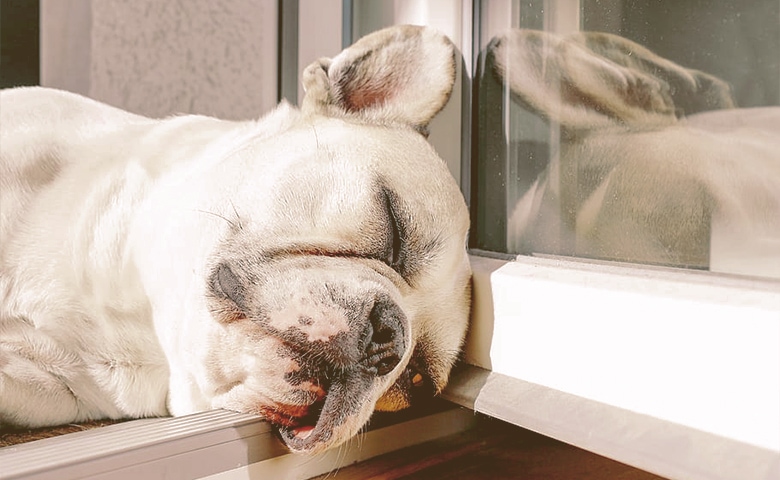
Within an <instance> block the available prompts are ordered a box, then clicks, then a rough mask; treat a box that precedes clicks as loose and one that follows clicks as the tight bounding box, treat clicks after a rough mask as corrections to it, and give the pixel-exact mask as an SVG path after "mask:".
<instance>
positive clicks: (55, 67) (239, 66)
mask: <svg viewBox="0 0 780 480" xmlns="http://www.w3.org/2000/svg"><path fill="white" fill-rule="evenodd" d="M277 23H278V20H277V2H276V0H220V1H218V2H217V1H212V0H165V1H160V0H133V1H131V2H126V1H121V0H41V84H42V85H44V86H50V87H57V88H63V89H67V90H71V91H75V92H77V93H82V94H85V95H87V96H90V97H92V98H95V99H97V100H101V101H104V102H107V103H109V104H112V105H116V106H118V107H121V108H124V109H127V110H130V111H133V112H136V113H140V114H143V115H149V116H154V117H159V116H167V115H170V114H175V113H199V114H205V115H213V116H218V117H222V118H230V119H246V118H256V117H258V116H259V115H260V114H261V113H263V112H265V111H267V110H269V109H270V108H272V107H273V106H274V105H275V104H276V100H277V60H276V58H277V36H278V35H277Z"/></svg>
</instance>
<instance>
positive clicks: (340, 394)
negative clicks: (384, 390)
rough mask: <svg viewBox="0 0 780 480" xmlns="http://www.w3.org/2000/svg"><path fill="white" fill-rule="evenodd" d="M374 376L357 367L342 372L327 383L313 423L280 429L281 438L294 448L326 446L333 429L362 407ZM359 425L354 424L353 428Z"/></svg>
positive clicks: (307, 448)
mask: <svg viewBox="0 0 780 480" xmlns="http://www.w3.org/2000/svg"><path fill="white" fill-rule="evenodd" d="M375 379H376V377H375V376H374V375H373V374H371V373H369V372H366V371H365V370H364V369H363V368H360V367H356V368H354V369H351V370H349V371H347V372H345V373H344V374H343V375H342V377H341V379H340V380H336V381H334V382H333V383H332V384H331V386H330V389H329V391H328V395H327V397H325V402H324V404H323V406H322V411H320V414H319V417H318V418H316V420H315V421H316V423H315V424H312V425H300V426H297V427H293V428H282V429H280V432H279V433H280V434H281V436H282V439H283V440H284V442H285V443H286V444H287V446H288V447H290V449H291V450H294V451H298V452H310V451H317V450H321V449H322V448H324V447H327V446H330V444H331V441H330V440H331V437H332V436H333V431H334V430H335V429H337V428H339V427H341V426H342V425H343V424H344V423H345V422H346V421H347V420H348V419H349V418H350V417H351V416H353V415H355V414H356V413H357V412H359V411H360V410H361V409H362V408H364V403H365V402H366V401H367V398H366V397H367V396H368V393H369V392H370V390H371V386H372V385H373V382H374V380H375ZM361 426H362V425H357V426H356V430H357V428H360V427H361Z"/></svg>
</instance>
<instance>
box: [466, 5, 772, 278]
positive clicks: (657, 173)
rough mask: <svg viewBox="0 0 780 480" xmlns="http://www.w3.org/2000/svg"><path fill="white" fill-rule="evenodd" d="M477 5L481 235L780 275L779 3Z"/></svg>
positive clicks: (630, 258)
mask: <svg viewBox="0 0 780 480" xmlns="http://www.w3.org/2000/svg"><path fill="white" fill-rule="evenodd" d="M480 3H481V6H480V21H479V27H480V28H479V31H478V34H477V37H478V38H475V42H474V43H475V45H479V48H480V52H479V60H478V62H477V63H478V65H477V72H476V79H475V81H476V83H477V90H476V94H475V112H476V116H475V126H474V128H475V132H474V135H475V137H474V138H475V144H476V148H475V161H474V168H473V172H472V179H473V185H472V188H473V191H472V209H473V212H474V222H473V226H472V246H473V247H476V248H481V249H486V250H494V251H503V252H508V253H519V254H555V255H569V256H577V257H585V258H595V259H606V260H617V261H625V262H638V263H647V264H657V265H668V266H677V267H688V268H696V269H709V270H712V271H717V272H726V273H735V274H747V275H754V276H763V277H777V278H780V107H779V105H780V55H779V54H778V52H780V21H779V20H780V1H778V0H751V1H744V2H734V1H730V0H700V1H694V0H687V1H684V2H658V1H656V0H583V1H581V2H576V1H573V2H572V1H564V0H558V1H555V0H546V1H544V0H537V1H533V0H532V1H528V0H525V1H504V2H495V3H494V2H480ZM502 27H506V28H502Z"/></svg>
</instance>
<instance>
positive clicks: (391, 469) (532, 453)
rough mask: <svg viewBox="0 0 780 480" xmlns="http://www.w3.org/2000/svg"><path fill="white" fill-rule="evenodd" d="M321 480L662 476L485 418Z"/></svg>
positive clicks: (647, 479) (650, 479)
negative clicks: (461, 430)
mask: <svg viewBox="0 0 780 480" xmlns="http://www.w3.org/2000/svg"><path fill="white" fill-rule="evenodd" d="M315 478H316V479H318V480H324V479H328V480H329V479H338V480H353V479H354V480H357V479H360V480H366V479H376V480H379V479H382V480H392V479H408V480H413V479H420V480H423V479H425V480H433V479H460V480H477V479H486V480H498V479H520V480H542V479H544V480H550V479H567V480H568V479H571V480H657V479H660V478H661V477H658V476H655V475H652V474H650V473H647V472H643V471H641V470H637V469H635V468H632V467H629V466H628V465H624V464H622V463H619V462H615V461H613V460H610V459H608V458H605V457H601V456H599V455H595V454H593V453H590V452H587V451H585V450H580V449H578V448H576V447H573V446H571V445H567V444H565V443H562V442H558V441H555V440H552V439H550V438H548V437H544V436H542V435H538V434H536V433H533V432H530V431H528V430H524V429H521V428H519V427H515V426H513V425H509V424H507V423H504V422H501V421H499V420H495V419H489V418H487V417H483V418H481V419H480V422H479V424H478V426H477V428H475V429H473V430H471V431H469V432H466V433H462V434H458V435H454V436H452V437H447V438H445V439H442V440H437V441H433V442H429V443H426V444H422V445H419V446H415V447H410V448H407V449H403V450H399V451H397V452H392V453H388V454H386V455H382V456H380V457H376V458H374V459H371V460H368V461H366V462H362V463H359V464H356V465H353V466H350V467H345V468H341V469H339V470H338V471H335V472H331V473H329V474H327V475H322V476H319V477H315Z"/></svg>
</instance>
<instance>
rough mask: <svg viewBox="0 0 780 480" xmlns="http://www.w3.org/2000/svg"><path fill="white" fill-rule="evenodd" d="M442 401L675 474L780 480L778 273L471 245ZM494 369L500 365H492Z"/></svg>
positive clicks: (641, 465) (646, 466) (614, 457)
mask: <svg viewBox="0 0 780 480" xmlns="http://www.w3.org/2000/svg"><path fill="white" fill-rule="evenodd" d="M472 267H473V269H474V304H475V315H474V319H473V321H472V329H471V331H470V334H469V340H468V343H467V346H466V352H465V357H466V360H467V361H468V362H469V363H470V364H472V365H476V366H478V367H481V368H466V369H465V370H464V371H461V372H459V373H457V374H456V375H455V376H454V379H453V383H452V384H451V386H450V387H449V388H448V391H447V393H446V396H445V398H449V399H451V400H453V401H456V402H457V403H460V404H463V405H466V406H469V407H472V408H474V409H475V410H477V411H479V412H482V413H485V414H488V415H492V416H496V417H499V418H502V419H504V420H507V421H510V422H512V423H515V424H517V425H520V426H522V427H525V428H529V429H531V430H535V431H537V432H539V433H542V434H545V435H548V436H551V437H554V438H557V439H559V440H562V441H565V442H568V443H572V444H574V445H576V446H578V447H581V448H585V449H587V450H590V451H593V452H595V453H598V454H601V455H604V456H607V457H611V458H613V459H615V460H618V461H621V462H624V463H628V464H631V465H633V466H636V467H638V468H642V469H644V470H648V471H651V472H654V473H657V474H660V475H663V476H667V477H669V478H723V479H726V478H741V479H750V478H755V479H763V478H766V479H768V478H780V283H778V282H777V281H752V280H747V279H742V278H736V277H730V278H729V277H723V276H718V277H715V276H712V275H709V274H706V273H704V272H689V271H676V270H672V269H662V268H642V269H639V268H631V267H625V266H620V265H609V264H593V263H584V262H579V261H569V260H561V259H550V258H531V257H519V258H517V259H515V260H514V261H511V262H505V261H500V260H494V259H490V258H485V257H480V256H472ZM491 372H492V373H491Z"/></svg>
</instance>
